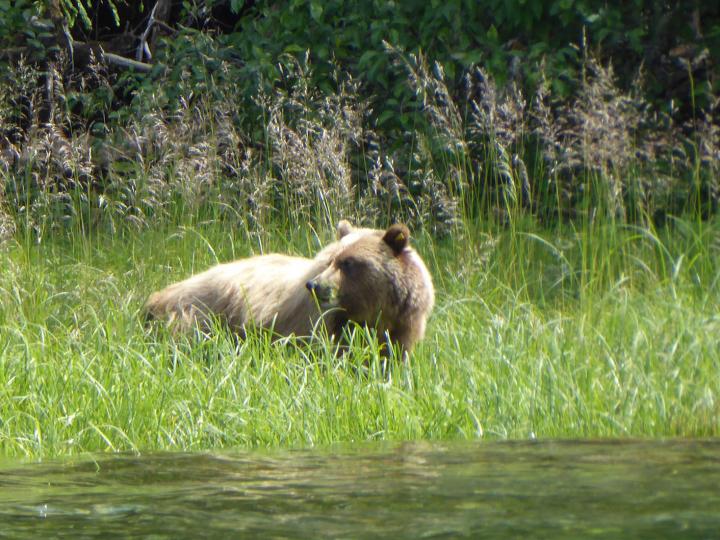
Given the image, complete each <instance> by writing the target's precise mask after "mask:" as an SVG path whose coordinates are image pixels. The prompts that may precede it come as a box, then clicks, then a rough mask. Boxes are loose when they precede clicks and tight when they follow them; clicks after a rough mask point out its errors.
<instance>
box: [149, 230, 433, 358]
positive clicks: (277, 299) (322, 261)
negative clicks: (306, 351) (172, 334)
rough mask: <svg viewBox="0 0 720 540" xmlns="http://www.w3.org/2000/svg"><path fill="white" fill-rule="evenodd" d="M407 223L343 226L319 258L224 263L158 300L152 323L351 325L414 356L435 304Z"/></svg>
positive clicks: (182, 326)
mask: <svg viewBox="0 0 720 540" xmlns="http://www.w3.org/2000/svg"><path fill="white" fill-rule="evenodd" d="M409 237H410V233H409V231H408V229H407V227H406V226H405V225H400V224H396V225H392V226H391V227H389V228H388V229H387V230H386V231H383V230H378V229H363V228H355V227H353V226H352V225H351V224H350V223H349V222H347V221H344V220H343V221H341V222H340V223H339V224H338V227H337V240H336V241H335V242H332V243H331V244H329V245H328V246H326V247H325V248H324V249H322V250H321V251H320V252H319V253H318V254H317V255H316V256H315V258H313V259H307V258H303V257H291V256H288V255H280V254H271V255H260V256H256V257H250V258H247V259H241V260H238V261H235V262H231V263H226V264H220V265H217V266H215V267H213V268H210V269H209V270H207V271H205V272H203V273H201V274H197V275H195V276H192V277H190V278H188V279H186V280H184V281H180V282H178V283H175V284H173V285H170V286H169V287H167V288H165V289H163V290H161V291H159V292H156V293H153V294H152V295H150V298H149V299H148V301H147V303H146V305H145V311H146V314H147V316H148V319H164V320H167V321H168V322H169V324H170V326H171V328H173V329H175V330H181V331H184V330H188V329H191V328H198V329H199V330H200V331H202V332H205V333H207V332H208V331H210V330H211V328H212V321H213V320H215V319H217V320H218V321H220V322H222V323H223V324H224V325H226V326H227V327H228V328H229V329H230V330H231V331H233V332H235V333H236V334H237V335H238V336H240V337H241V338H244V337H245V332H246V329H247V328H248V327H259V328H265V329H269V330H271V331H272V332H274V334H275V335H276V336H290V335H295V336H298V337H307V336H311V335H312V334H313V333H314V331H315V330H316V329H317V328H318V326H319V325H320V324H323V325H324V326H325V328H326V329H327V332H328V334H329V335H332V336H336V337H340V336H341V334H342V330H343V327H345V326H346V325H347V324H348V323H349V322H351V321H352V322H355V323H358V324H361V325H367V326H370V327H373V328H376V329H377V331H378V335H381V336H385V338H386V339H389V340H390V342H391V343H395V344H397V345H399V346H400V348H401V350H402V351H404V352H410V351H411V350H412V348H413V346H414V345H415V343H416V342H417V341H418V340H420V339H421V338H422V337H423V334H424V333H425V323H426V320H427V317H428V315H429V314H430V311H431V310H432V307H433V303H434V298H435V294H434V290H433V284H432V279H431V277H430V273H429V272H428V270H427V268H426V267H425V264H424V263H423V261H422V259H421V258H420V256H419V255H418V254H417V252H415V250H414V249H412V248H411V247H410V246H409V243H408V242H409Z"/></svg>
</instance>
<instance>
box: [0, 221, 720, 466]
mask: <svg viewBox="0 0 720 540" xmlns="http://www.w3.org/2000/svg"><path fill="white" fill-rule="evenodd" d="M288 231H290V232H288ZM719 232H720V231H719V230H718V227H717V224H715V223H695V222H689V221H682V220H677V221H675V222H673V224H672V226H670V227H668V228H666V229H664V230H661V231H653V230H652V229H648V228H637V227H629V226H620V225H615V224H612V223H609V224H605V225H600V224H592V223H586V224H584V225H583V226H581V227H579V228H573V227H570V226H567V227H564V228H557V229H553V230H542V229H539V228H538V227H537V226H535V225H533V224H532V223H527V224H519V223H516V224H515V225H514V226H513V227H511V228H499V227H498V226H496V225H490V224H488V225H487V226H485V225H482V224H474V225H472V226H471V225H470V224H467V225H466V226H465V227H463V228H462V229H461V230H458V231H457V234H456V235H455V236H453V237H452V239H448V240H444V241H437V240H432V239H431V238H430V237H429V236H428V235H426V234H424V233H422V232H421V231H418V234H417V235H416V236H417V238H416V243H417V245H418V249H419V251H420V252H421V253H422V254H423V256H424V258H425V260H426V261H427V262H428V265H429V267H430V268H431V271H432V273H433V275H434V277H435V282H436V287H437V307H436V309H435V311H434V313H433V315H432V316H431V319H430V324H429V329H428V335H427V337H426V339H425V341H423V342H422V343H421V344H420V345H419V347H418V348H417V350H416V352H415V354H413V356H412V358H411V359H410V361H409V362H407V363H406V364H398V363H394V364H391V365H390V367H389V370H387V371H386V372H383V370H382V366H381V362H380V361H379V359H378V355H377V343H376V341H375V340H374V338H373V336H368V335H366V333H365V332H363V331H362V329H356V331H355V333H354V335H353V341H352V346H351V347H350V350H349V352H348V353H347V354H345V355H341V356H339V357H338V356H336V355H335V354H334V352H333V348H332V345H331V344H329V343H326V342H320V343H314V344H313V345H312V346H309V347H308V346H307V345H304V344H299V343H294V342H292V340H290V341H289V342H287V343H273V342H271V340H270V339H269V338H268V336H267V335H264V334H259V335H254V336H251V338H250V339H248V340H247V341H245V342H243V343H240V344H236V343H235V341H234V340H233V339H232V338H231V337H230V336H228V335H225V334H223V333H218V334H217V335H215V336H214V337H212V338H211V339H208V340H196V339H192V338H190V339H184V338H180V339H172V338H170V337H169V336H167V335H165V334H164V333H163V332H162V331H161V332H159V333H156V334H150V333H147V332H146V331H145V329H144V328H143V325H142V323H141V320H140V315H139V310H140V308H141V306H142V304H143V301H144V299H145V298H146V296H147V294H148V293H150V292H151V291H152V290H154V289H156V288H158V287H161V286H163V285H165V284H167V283H169V282H170V281H173V280H175V279H179V278H181V277H184V276H187V275H189V274H190V273H192V272H196V271H199V270H201V269H204V268H206V267H207V266H209V265H211V264H214V263H216V262H217V261H225V260H230V259H233V258H235V257H240V256H246V255H249V254H251V253H259V252H269V251H273V250H279V251H287V252H293V253H299V254H304V255H311V254H312V253H313V252H314V251H316V250H317V248H318V246H319V245H320V244H321V243H323V242H326V241H328V240H329V239H330V238H331V236H332V231H331V230H330V229H329V228H328V229H327V230H323V231H318V232H317V233H315V232H313V231H311V230H310V229H303V228H298V227H289V226H288V224H279V225H278V226H276V227H274V228H273V227H268V228H267V230H266V231H265V232H264V233H263V234H262V235H259V236H258V235H256V236H253V235H249V234H245V233H244V232H243V231H237V230H228V228H227V227H225V226H223V225H222V224H220V223H218V224H195V225H192V224H191V225H188V226H184V227H177V228H168V229H166V230H158V231H155V232H150V231H146V232H143V233H133V234H131V233H125V234H124V235H123V236H119V237H114V238H113V237H110V236H102V235H91V236H90V235H81V234H73V235H71V236H70V237H68V238H66V239H64V240H60V239H58V240H56V241H52V242H46V243H44V244H42V245H33V244H32V243H31V242H25V241H22V240H20V241H17V242H15V243H13V242H11V243H8V244H6V246H5V247H4V248H3V249H4V253H3V262H2V264H1V265H0V446H1V450H0V452H2V453H3V454H5V455H9V456H33V457H44V456H53V455H63V454H74V453H80V452H88V451H120V450H131V451H146V450H153V449H176V450H177V449H184V450H199V449H207V448H219V447H255V446H284V447H296V446H308V445H323V444H327V443H333V442H337V441H366V440H374V439H385V440H410V439H458V438H459V439H466V438H532V437H538V438H548V437H615V436H622V437H639V436H653V437H659V436H660V437H667V436H717V435H718V434H720V405H719V404H718V393H719V392H720V378H718V377H717V373H718V368H719V367H720V349H719V348H718V345H717V343H718V341H717V336H718V335H720V316H719V315H718V310H717V306H718V299H719V296H720V295H719V290H718V289H719V285H718V277H717V271H716V268H717V267H718V262H720V261H718V250H719V249H720V242H718V238H719V237H720V235H719Z"/></svg>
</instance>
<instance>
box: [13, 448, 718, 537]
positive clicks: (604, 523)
mask: <svg viewBox="0 0 720 540" xmlns="http://www.w3.org/2000/svg"><path fill="white" fill-rule="evenodd" d="M0 537H8V538H31V537H37V538H112V537H122V538H128V537H142V538H263V539H264V538H413V539H415V538H553V539H554V538H648V539H658V538H668V539H669V538H672V539H675V538H720V440H690V441H682V440H677V441H549V442H462V443H427V442H426V443H404V444H390V443H380V444H361V445H348V446H337V447H332V448H326V449H311V450H293V451H223V452H215V453H148V454H141V455H99V456H97V455H96V456H84V457H79V458H74V459H71V460H63V461H50V462H44V463H4V464H0Z"/></svg>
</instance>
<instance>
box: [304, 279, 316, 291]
mask: <svg viewBox="0 0 720 540" xmlns="http://www.w3.org/2000/svg"><path fill="white" fill-rule="evenodd" d="M305 287H307V290H308V291H310V292H313V291H314V290H315V287H317V284H316V283H315V282H314V281H313V280H312V279H311V280H310V281H308V282H307V283H306V284H305Z"/></svg>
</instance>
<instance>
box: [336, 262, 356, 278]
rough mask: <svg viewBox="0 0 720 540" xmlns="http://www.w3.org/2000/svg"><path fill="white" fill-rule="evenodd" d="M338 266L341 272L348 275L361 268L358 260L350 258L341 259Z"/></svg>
mask: <svg viewBox="0 0 720 540" xmlns="http://www.w3.org/2000/svg"><path fill="white" fill-rule="evenodd" d="M336 264H337V267H338V268H339V269H340V271H341V272H344V273H346V274H348V273H351V272H354V271H355V270H357V268H358V267H359V266H360V264H359V262H358V261H357V260H356V259H350V258H348V259H340V260H339V261H338V262H337V263H336Z"/></svg>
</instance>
